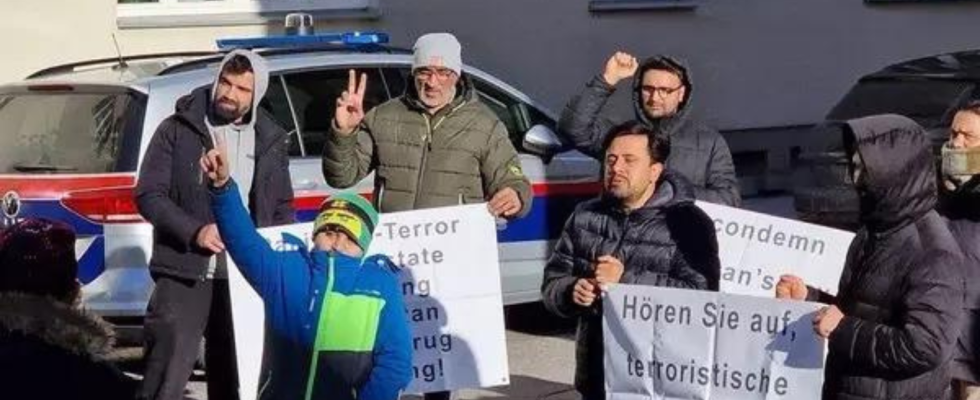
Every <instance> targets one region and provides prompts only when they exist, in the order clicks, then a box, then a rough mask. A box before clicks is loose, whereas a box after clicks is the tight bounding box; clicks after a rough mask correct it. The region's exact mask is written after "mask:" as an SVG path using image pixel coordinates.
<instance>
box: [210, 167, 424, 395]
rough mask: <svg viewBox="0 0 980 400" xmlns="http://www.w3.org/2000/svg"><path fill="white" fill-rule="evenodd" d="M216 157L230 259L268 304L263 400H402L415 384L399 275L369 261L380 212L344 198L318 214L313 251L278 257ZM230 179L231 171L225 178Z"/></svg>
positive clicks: (215, 198) (219, 211)
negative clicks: (259, 231) (406, 390)
mask: <svg viewBox="0 0 980 400" xmlns="http://www.w3.org/2000/svg"><path fill="white" fill-rule="evenodd" d="M218 154H220V153H217V152H216V151H215V150H212V151H211V152H209V154H208V155H206V156H205V157H204V158H202V161H201V163H202V167H204V169H205V171H207V174H208V176H209V178H211V182H212V184H211V185H212V190H211V193H212V203H211V204H212V210H213V212H214V216H215V219H216V223H217V225H218V230H219V232H220V234H221V239H222V241H224V244H225V247H226V248H227V250H228V253H229V254H230V255H231V257H232V259H233V260H234V261H235V264H236V265H237V266H238V268H239V270H241V272H242V274H243V275H244V276H245V279H246V280H248V282H249V284H251V285H252V287H253V288H255V290H256V291H257V292H258V294H259V296H261V297H262V299H263V301H264V302H265V314H266V340H265V341H266V347H265V353H264V357H263V362H262V364H263V368H262V376H261V378H260V382H259V398H260V399H290V400H292V399H304V400H309V399H329V400H355V399H356V400H395V399H397V398H398V396H399V394H400V391H401V390H403V389H404V388H405V387H406V386H407V385H408V383H409V381H410V380H411V378H412V347H411V346H412V345H411V337H410V334H409V325H408V319H407V316H406V315H405V308H404V302H403V300H402V294H401V292H400V291H399V288H398V272H397V267H396V266H395V264H394V263H392V262H391V260H389V259H388V258H387V257H386V256H383V255H376V256H372V257H367V258H364V256H363V255H364V251H365V250H366V249H367V248H368V245H369V244H370V242H371V238H372V237H373V232H374V228H375V226H376V224H377V221H378V219H377V218H378V217H377V215H378V214H377V212H376V211H375V210H374V208H373V207H372V206H371V204H370V203H368V202H367V201H365V200H364V199H363V198H362V197H360V196H357V195H352V194H339V195H335V196H333V197H331V198H330V199H328V200H327V201H325V202H324V203H323V205H322V206H321V208H320V213H319V214H318V216H317V218H316V221H315V222H314V228H313V242H314V249H313V250H312V251H306V250H305V249H306V245H305V244H304V243H303V241H302V240H300V239H298V238H296V237H294V236H290V235H283V238H284V240H285V242H286V243H287V244H289V245H291V246H295V248H297V249H300V250H298V251H288V252H277V251H274V250H273V249H272V247H271V246H270V245H269V243H268V242H267V241H266V240H265V239H264V238H262V236H260V235H259V234H258V233H257V232H256V230H255V226H254V224H253V223H252V220H251V218H250V217H249V214H248V212H247V211H246V210H245V207H244V206H243V204H242V201H241V198H240V196H239V194H238V188H237V186H236V184H235V182H234V181H232V180H231V179H229V178H228V175H227V163H224V162H223V160H221V158H223V157H220V156H218ZM222 170H224V171H223V172H222Z"/></svg>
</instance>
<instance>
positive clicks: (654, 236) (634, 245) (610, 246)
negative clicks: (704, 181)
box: [541, 172, 721, 399]
mask: <svg viewBox="0 0 980 400" xmlns="http://www.w3.org/2000/svg"><path fill="white" fill-rule="evenodd" d="M603 255H613V256H614V257H616V258H618V259H619V260H620V261H622V262H623V265H624V267H625V271H624V273H623V277H622V279H621V280H620V282H622V283H628V284H638V285H650V286H662V287H676V288H689V289H698V290H718V280H719V276H720V274H721V267H720V262H719V260H718V242H717V239H716V237H715V229H714V226H713V225H712V222H711V219H710V218H708V216H707V215H706V214H705V213H704V212H703V211H701V209H700V208H698V207H697V206H695V205H694V189H693V188H692V186H691V184H690V183H689V182H687V181H686V180H685V179H684V178H683V177H681V176H680V175H678V174H675V173H671V172H668V173H666V174H665V176H664V177H663V178H662V179H661V180H660V181H659V182H658V183H657V188H656V192H655V193H654V195H653V197H651V198H650V200H649V201H648V202H647V204H646V205H645V206H644V207H642V208H639V209H637V210H633V211H632V212H629V213H626V212H624V211H623V210H622V208H620V207H619V206H618V204H616V203H614V202H613V201H611V200H606V199H604V198H600V199H596V200H592V201H589V202H586V203H583V204H581V205H579V207H578V208H577V209H576V210H575V212H574V213H573V214H572V216H571V217H570V218H569V219H568V221H567V222H566V223H565V229H564V231H563V232H562V234H561V237H560V238H559V240H558V244H557V245H556V247H555V251H554V253H553V254H552V256H551V259H549V260H548V263H547V265H546V266H545V272H544V283H543V284H542V288H541V292H542V297H543V299H544V304H545V307H547V308H548V310H550V311H551V312H552V313H554V314H556V315H559V316H562V317H566V318H572V317H578V332H577V339H576V352H575V356H576V357H575V358H576V368H575V387H576V388H577V389H578V390H579V392H580V393H583V394H586V398H589V399H592V398H596V399H599V398H605V395H604V388H603V385H604V375H603V352H602V311H601V309H600V307H601V304H599V303H598V301H597V302H596V303H594V304H593V305H592V307H589V308H584V307H581V306H579V305H577V304H575V303H574V302H573V301H572V290H573V288H574V286H575V282H576V281H578V280H579V279H581V278H592V277H594V273H593V264H594V263H595V261H596V259H597V258H599V257H600V256H603Z"/></svg>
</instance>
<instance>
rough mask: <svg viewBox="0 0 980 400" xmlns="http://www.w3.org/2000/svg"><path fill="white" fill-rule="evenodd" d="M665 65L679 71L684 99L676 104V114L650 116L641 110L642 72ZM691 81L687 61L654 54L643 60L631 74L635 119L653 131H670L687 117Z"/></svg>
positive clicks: (692, 93)
mask: <svg viewBox="0 0 980 400" xmlns="http://www.w3.org/2000/svg"><path fill="white" fill-rule="evenodd" d="M665 67H666V68H667V69H672V70H676V71H679V72H680V73H681V84H682V85H684V92H685V95H684V100H683V101H681V103H680V104H679V105H678V106H677V113H676V114H674V115H671V116H669V117H663V118H656V119H654V118H650V116H648V115H647V113H646V111H644V110H643V95H642V93H641V87H642V86H643V74H644V73H646V72H647V71H649V70H651V69H664V68H665ZM691 82H692V81H691V70H690V68H688V66H687V63H685V62H684V61H683V60H681V59H679V58H676V57H671V56H666V55H656V56H653V57H650V58H647V59H646V60H643V62H642V63H640V67H639V68H637V69H636V74H635V75H633V112H634V113H635V114H636V119H637V120H638V121H640V122H643V124H644V125H646V126H648V127H650V128H653V129H654V130H655V131H658V130H659V131H666V132H672V131H673V130H674V128H675V127H676V126H677V125H679V124H680V123H681V122H682V121H684V120H685V119H686V118H687V113H688V110H689V109H690V105H691V99H692V96H693V95H694V86H693V84H692V83H691Z"/></svg>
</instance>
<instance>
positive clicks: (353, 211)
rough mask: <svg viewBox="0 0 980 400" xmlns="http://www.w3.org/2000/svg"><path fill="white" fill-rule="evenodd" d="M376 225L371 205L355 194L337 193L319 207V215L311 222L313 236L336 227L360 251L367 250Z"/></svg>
mask: <svg viewBox="0 0 980 400" xmlns="http://www.w3.org/2000/svg"><path fill="white" fill-rule="evenodd" d="M377 225H378V212H377V211H375V209H374V206H372V205H371V203H369V202H368V201H367V200H365V199H364V198H363V197H361V196H359V195H357V194H353V193H339V194H336V195H333V196H331V197H330V198H328V199H327V200H325V201H324V202H323V204H321V205H320V213H319V214H317V216H316V220H315V221H313V236H314V237H316V235H317V233H320V232H322V231H324V230H326V229H327V228H329V227H336V228H339V229H340V230H341V231H342V232H344V233H346V234H347V236H350V238H351V239H353V240H354V241H355V242H357V244H358V245H359V246H361V249H362V250H367V249H368V246H369V245H370V244H371V239H372V238H373V237H374V227H375V226H377Z"/></svg>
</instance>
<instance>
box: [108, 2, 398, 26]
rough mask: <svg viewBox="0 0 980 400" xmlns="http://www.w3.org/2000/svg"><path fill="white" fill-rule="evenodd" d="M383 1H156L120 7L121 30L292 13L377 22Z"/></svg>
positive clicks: (242, 21) (240, 21) (251, 20)
mask: <svg viewBox="0 0 980 400" xmlns="http://www.w3.org/2000/svg"><path fill="white" fill-rule="evenodd" d="M117 1H118V0H117ZM379 2H380V0H207V1H206V0H197V1H180V0H155V1H154V2H151V3H117V4H116V25H117V26H118V27H119V28H165V27H191V26H228V25H249V24H265V23H268V22H272V21H280V20H281V19H282V18H283V17H284V16H285V15H286V14H288V13H291V12H305V13H310V14H313V16H314V17H316V18H317V20H321V21H322V20H330V19H377V18H379V17H380V16H381V12H380V8H379Z"/></svg>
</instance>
